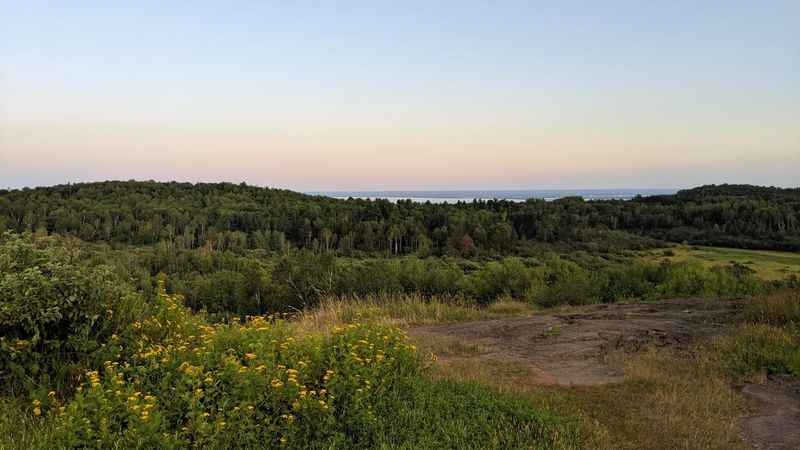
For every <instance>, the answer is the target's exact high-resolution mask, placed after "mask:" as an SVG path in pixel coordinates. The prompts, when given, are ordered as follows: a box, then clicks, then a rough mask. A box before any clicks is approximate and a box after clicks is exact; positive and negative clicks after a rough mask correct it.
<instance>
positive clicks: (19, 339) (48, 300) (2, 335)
mask: <svg viewBox="0 0 800 450" xmlns="http://www.w3.org/2000/svg"><path fill="white" fill-rule="evenodd" d="M83 258H84V257H83V255H82V254H81V253H80V252H79V251H77V250H76V249H75V248H74V247H70V246H66V245H64V244H63V243H61V242H60V241H57V240H55V239H53V238H47V239H39V240H37V239H35V238H34V237H33V236H32V235H30V234H26V235H14V234H10V233H6V234H4V235H3V237H2V242H0V387H2V388H3V390H6V391H12V392H15V391H17V390H20V389H21V390H23V391H28V392H31V391H33V390H35V389H38V388H39V387H40V386H45V385H46V386H52V387H56V388H58V389H59V390H65V389H68V388H69V386H70V385H71V384H72V382H73V380H74V376H75V375H76V374H77V373H79V372H80V371H81V370H82V369H81V368H84V367H92V366H94V365H96V364H99V361H103V360H104V359H105V358H106V357H108V355H110V354H113V352H114V351H115V349H114V348H112V347H109V346H107V344H108V342H109V340H110V339H111V338H112V337H113V336H114V335H115V333H119V332H120V331H121V330H122V329H124V327H125V326H126V325H127V324H128V323H130V322H131V321H132V320H133V319H134V317H136V316H138V315H139V314H140V313H141V310H142V308H143V306H144V305H143V304H142V302H141V298H140V297H139V296H138V295H135V294H133V293H132V292H130V291H128V290H127V289H126V288H125V287H124V285H122V284H121V283H120V282H119V279H118V278H117V277H116V276H114V275H113V273H112V272H111V270H110V269H109V268H108V267H104V266H97V267H89V266H86V265H84V264H83V263H82V260H83Z"/></svg>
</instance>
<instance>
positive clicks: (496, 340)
mask: <svg viewBox="0 0 800 450" xmlns="http://www.w3.org/2000/svg"><path fill="white" fill-rule="evenodd" d="M740 310H741V303H740V302H736V301H708V300H698V299H683V300H670V301H662V302H658V303H631V304H609V305H593V306H590V307H587V308H585V309H582V310H581V312H580V313H570V314H552V315H536V316H531V317H522V318H510V319H497V320H483V321H476V322H463V323H456V324H448V325H433V326H426V327H419V328H415V329H413V330H411V334H412V336H419V337H423V338H424V337H429V338H430V337H435V336H437V335H438V336H449V337H450V338H455V339H457V340H458V341H460V342H462V343H468V344H471V345H477V346H480V347H481V348H482V349H484V351H483V352H481V353H480V354H479V355H477V356H476V355H470V356H468V358H472V359H475V358H477V359H483V360H492V359H494V360H497V359H501V360H507V359H513V360H516V361H517V362H519V363H521V364H523V365H527V366H529V369H530V372H531V373H532V374H533V379H532V380H531V382H532V383H535V384H560V385H596V384H605V383H613V382H617V381H621V380H622V379H623V377H624V373H623V372H622V370H621V369H620V368H619V367H615V366H614V365H613V364H610V363H609V358H608V357H609V355H610V354H611V353H613V352H615V351H620V350H621V351H627V352H630V351H636V350H639V349H641V348H642V347H644V346H646V345H656V346H667V345H669V346H678V347H688V345H689V344H691V343H692V342H695V341H696V340H697V339H699V338H704V337H709V336H712V335H716V334H719V333H721V332H722V331H723V330H724V329H725V327H726V326H727V325H728V324H730V322H731V321H732V320H733V318H734V317H735V316H736V315H737V314H739V311H740ZM448 358H450V359H455V358H461V356H453V357H449V356H444V357H442V356H440V359H444V361H445V362H446V361H447V359H448Z"/></svg>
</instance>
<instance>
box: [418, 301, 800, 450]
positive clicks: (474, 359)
mask: <svg viewBox="0 0 800 450" xmlns="http://www.w3.org/2000/svg"><path fill="white" fill-rule="evenodd" d="M742 307H743V302H742V301H738V300H731V301H722V300H702V299H682V300H669V301H660V302H655V303H632V304H610V305H593V306H587V307H586V308H581V309H580V310H579V312H571V313H563V314H547V315H536V316H531V317H521V318H508V319H493V320H481V321H473V322H462V323H455V324H447V325H432V326H424V327H417V328H413V329H411V330H410V334H411V336H412V337H413V338H415V339H416V340H417V341H418V342H419V343H420V344H421V345H422V346H424V347H426V348H428V349H430V350H432V351H433V352H434V353H435V354H437V357H438V360H439V363H440V364H441V365H442V366H444V367H453V368H455V367H459V366H461V367H464V366H473V367H474V366H481V367H486V368H487V371H486V372H487V373H489V374H490V375H489V376H490V377H491V376H492V375H493V374H497V375H498V376H504V377H507V378H509V379H513V381H514V382H515V383H525V384H527V385H558V386H576V387H580V386H584V387H588V388H591V387H592V386H602V385H606V384H609V383H617V382H623V381H624V380H625V373H624V370H623V368H622V366H623V365H622V364H618V362H619V359H618V358H615V356H617V355H620V354H624V353H631V352H637V351H638V350H640V349H643V348H644V347H647V346H656V347H670V348H676V349H677V350H678V351H679V352H680V351H684V350H685V351H687V352H688V351H691V350H690V345H691V344H692V343H695V342H697V341H699V340H702V339H706V338H709V337H713V336H715V335H719V334H722V333H724V332H725V330H726V328H727V327H729V326H730V325H731V324H733V323H735V322H736V321H737V319H738V318H739V317H740V315H741V312H742ZM614 386H620V387H621V388H622V386H624V385H614ZM742 393H743V394H744V396H745V397H746V398H747V399H748V400H749V403H750V404H751V414H750V415H748V416H747V417H744V418H742V419H741V422H740V427H739V428H740V430H741V435H742V437H743V438H744V440H745V441H747V442H749V444H750V445H752V446H754V447H755V448H757V449H760V450H786V449H800V381H798V380H796V379H795V380H791V379H790V380H786V379H770V380H768V381H767V382H765V383H763V384H751V385H746V386H744V387H743V389H742ZM648 448H649V447H648ZM652 448H661V447H660V446H659V445H658V444H657V443H655V444H654V445H653V447H652Z"/></svg>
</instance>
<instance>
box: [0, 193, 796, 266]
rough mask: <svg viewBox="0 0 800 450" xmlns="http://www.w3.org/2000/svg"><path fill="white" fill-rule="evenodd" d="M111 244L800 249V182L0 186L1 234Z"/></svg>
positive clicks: (366, 250)
mask: <svg viewBox="0 0 800 450" xmlns="http://www.w3.org/2000/svg"><path fill="white" fill-rule="evenodd" d="M5 229H7V230H11V231H15V232H25V231H31V232H36V231H47V232H48V233H57V234H62V235H72V236H75V237H78V238H80V239H82V240H85V241H90V242H97V241H105V242H109V243H112V244H115V245H119V244H123V245H124V244H130V245H151V244H156V243H167V244H168V245H170V246H174V247H175V248H177V249H181V250H182V249H197V248H207V249H210V250H229V251H233V252H243V251H245V250H252V249H263V250H266V251H271V252H286V251H288V250H289V249H290V248H297V249H306V250H312V251H315V252H317V253H333V254H336V255H340V256H365V255H372V256H384V255H409V254H415V255H418V256H423V257H424V256H429V255H449V256H459V257H466V258H470V257H474V256H485V255H489V256H491V255H512V254H518V255H525V254H526V249H528V248H529V247H530V245H531V244H536V243H570V244H571V245H580V243H586V244H587V245H595V246H597V245H603V244H604V243H605V244H607V245H608V246H610V247H614V248H620V247H623V248H624V247H633V248H643V247H648V246H653V240H654V239H658V240H667V241H672V242H688V243H690V244H702V245H724V246H729V247H741V248H761V249H776V250H800V189H780V188H772V187H758V186H749V185H720V186H715V185H710V186H703V187H699V188H694V189H689V190H683V191H680V192H678V193H677V194H675V195H664V196H653V197H637V198H635V199H633V200H629V201H620V200H614V201H584V200H583V199H581V198H579V197H571V198H563V199H560V200H556V201H551V202H548V201H544V200H539V199H529V200H527V201H525V202H512V201H504V200H490V201H473V202H470V203H463V202H462V203H457V204H431V203H415V202H412V201H399V202H397V203H392V202H389V201H386V200H361V199H348V200H337V199H333V198H328V197H320V196H309V195H303V194H300V193H296V192H291V191H287V190H279V189H269V188H261V187H254V186H248V185H245V184H239V185H237V184H230V183H218V184H203V183H200V184H191V183H174V182H173V183H159V182H152V181H149V182H136V181H127V182H121V181H108V182H100V183H86V184H67V185H59V186H53V187H43V188H35V189H27V188H26V189H21V190H11V191H0V231H2V230H5Z"/></svg>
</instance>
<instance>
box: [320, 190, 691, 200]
mask: <svg viewBox="0 0 800 450" xmlns="http://www.w3.org/2000/svg"><path fill="white" fill-rule="evenodd" d="M675 192H677V191H676V190H675V189H533V190H511V191H328V192H308V194H311V195H324V196H327V197H333V198H340V199H346V198H350V197H352V198H363V199H378V198H380V199H386V200H389V201H392V202H396V201H398V200H413V201H415V202H420V203H425V202H431V203H456V202H471V201H473V200H492V199H496V200H510V201H515V202H523V201H525V200H527V199H529V198H539V199H544V200H547V201H551V200H556V199H559V198H563V197H583V199H584V200H630V199H632V198H634V197H636V196H637V195H641V196H643V197H646V196H650V195H667V194H674V193H675Z"/></svg>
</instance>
